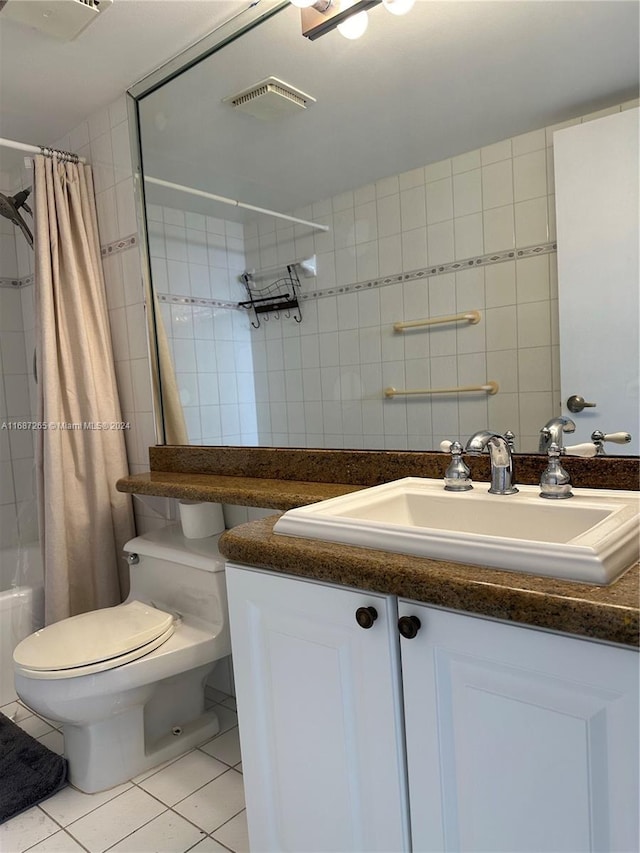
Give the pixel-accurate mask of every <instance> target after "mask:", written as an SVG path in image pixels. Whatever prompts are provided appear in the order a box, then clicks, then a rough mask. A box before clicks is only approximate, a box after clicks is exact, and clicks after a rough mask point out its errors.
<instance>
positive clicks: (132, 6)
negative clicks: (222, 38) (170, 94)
mask: <svg viewBox="0 0 640 853" xmlns="http://www.w3.org/2000/svg"><path fill="white" fill-rule="evenodd" d="M20 2H23V3H24V2H27V3H28V2H29V0H9V3H20ZM52 2H54V3H55V2H57V0H52ZM248 5H249V0H114V4H113V6H112V7H111V8H109V9H108V10H107V11H106V12H104V14H101V15H100V16H99V17H98V19H97V20H96V21H95V22H93V23H92V24H91V25H90V26H89V27H88V28H87V29H86V30H85V31H84V32H83V33H81V34H80V35H79V36H78V37H77V39H75V40H74V41H72V42H60V41H57V40H55V39H52V38H50V37H48V36H45V35H43V34H41V33H39V32H37V31H36V30H34V29H31V28H30V27H27V26H24V25H23V24H18V23H15V22H14V21H12V20H9V19H8V18H7V17H6V15H3V14H2V13H1V12H0V136H3V137H6V138H9V139H16V140H19V141H20V142H28V143H32V144H38V145H40V144H42V145H46V144H49V145H50V144H53V143H54V142H55V140H57V139H59V138H60V137H61V136H64V135H65V134H66V133H68V132H69V131H70V130H72V129H73V128H74V127H76V126H77V125H78V124H79V123H80V122H81V121H83V120H84V119H86V118H87V117H88V116H89V115H91V114H92V113H95V112H96V111H97V110H99V109H100V108H102V107H104V106H106V105H107V104H109V103H111V102H113V101H114V100H115V99H116V98H117V97H118V96H119V95H121V94H122V93H123V92H124V91H125V90H126V89H127V88H128V87H129V86H131V85H132V84H133V83H135V82H136V81H137V80H139V79H140V78H141V77H143V76H145V75H146V74H147V73H149V72H150V71H152V70H154V69H155V68H157V67H158V66H159V65H162V64H163V63H164V62H166V61H167V60H168V59H170V58H171V57H173V56H175V55H176V54H177V53H179V52H180V51H182V50H184V49H185V48H186V47H188V46H189V45H191V44H193V43H194V42H195V41H196V40H198V39H199V38H201V37H202V36H204V35H206V34H207V33H208V32H210V31H211V30H213V29H215V27H216V26H218V25H219V24H220V23H222V22H223V21H225V20H227V19H228V18H230V17H231V16H232V15H234V14H236V13H239V12H241V11H242V10H243V9H246V8H247V6H248ZM0 168H3V166H2V161H0ZM4 168H5V169H6V166H4Z"/></svg>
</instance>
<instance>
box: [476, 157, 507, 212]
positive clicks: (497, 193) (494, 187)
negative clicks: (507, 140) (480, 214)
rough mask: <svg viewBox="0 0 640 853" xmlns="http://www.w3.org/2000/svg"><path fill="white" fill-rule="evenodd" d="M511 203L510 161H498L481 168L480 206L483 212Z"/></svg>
mask: <svg viewBox="0 0 640 853" xmlns="http://www.w3.org/2000/svg"><path fill="white" fill-rule="evenodd" d="M512 202H513V166H512V160H511V158H509V159H508V160H500V161H498V162H495V163H491V164H489V165H486V166H483V167H482V206H483V208H484V210H488V209H489V208H492V207H501V206H502V205H505V204H511V203H512Z"/></svg>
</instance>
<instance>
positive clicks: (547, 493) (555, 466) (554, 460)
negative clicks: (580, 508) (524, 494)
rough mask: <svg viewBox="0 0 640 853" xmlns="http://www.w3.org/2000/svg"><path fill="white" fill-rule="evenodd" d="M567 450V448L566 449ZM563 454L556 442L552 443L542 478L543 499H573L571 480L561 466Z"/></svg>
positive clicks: (541, 490) (541, 492) (541, 494)
mask: <svg viewBox="0 0 640 853" xmlns="http://www.w3.org/2000/svg"><path fill="white" fill-rule="evenodd" d="M566 450H567V448H565V451H566ZM561 453H562V451H561V450H560V447H559V446H558V445H557V444H556V443H555V441H552V442H551V444H550V445H549V450H548V458H549V462H548V464H547V467H546V468H545V470H544V471H543V472H542V476H541V477H540V497H541V498H550V499H551V500H562V499H566V498H571V497H573V492H572V491H571V478H570V477H569V474H568V473H567V472H566V471H565V469H564V468H563V467H562V465H561V464H560V456H561Z"/></svg>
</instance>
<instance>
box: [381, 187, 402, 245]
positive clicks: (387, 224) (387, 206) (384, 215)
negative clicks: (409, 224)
mask: <svg viewBox="0 0 640 853" xmlns="http://www.w3.org/2000/svg"><path fill="white" fill-rule="evenodd" d="M377 217H378V235H379V236H380V237H391V236H393V235H394V234H399V233H400V230H401V228H400V194H399V193H394V194H392V195H386V196H383V197H382V198H379V199H378V201H377Z"/></svg>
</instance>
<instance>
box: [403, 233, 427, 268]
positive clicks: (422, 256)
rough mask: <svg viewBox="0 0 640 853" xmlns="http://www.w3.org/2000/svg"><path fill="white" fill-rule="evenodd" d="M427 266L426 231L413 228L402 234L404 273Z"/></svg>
mask: <svg viewBox="0 0 640 853" xmlns="http://www.w3.org/2000/svg"><path fill="white" fill-rule="evenodd" d="M426 265H427V229H426V227H423V228H415V229H414V230H413V231H403V233H402V269H403V270H404V271H405V272H406V271H409V270H417V269H422V268H423V267H426Z"/></svg>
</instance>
